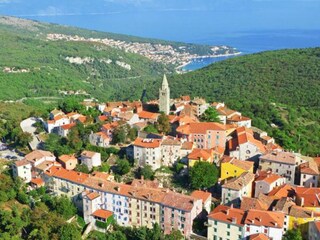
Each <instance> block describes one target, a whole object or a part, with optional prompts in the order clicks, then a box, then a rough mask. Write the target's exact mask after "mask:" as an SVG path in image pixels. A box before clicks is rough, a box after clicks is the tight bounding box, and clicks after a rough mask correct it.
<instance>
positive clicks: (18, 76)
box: [0, 29, 166, 100]
mask: <svg viewBox="0 0 320 240" xmlns="http://www.w3.org/2000/svg"><path fill="white" fill-rule="evenodd" d="M0 36H1V38H0V44H1V48H0V70H1V71H0V85H1V89H0V99H4V100H8V99H19V98H22V97H28V96H57V95H59V90H60V91H70V90H73V91H77V90H82V91H86V92H87V93H89V94H91V95H92V96H94V97H97V98H99V99H101V100H106V99H116V98H130V97H131V98H136V97H139V96H140V95H141V92H140V93H139V94H138V95H127V94H122V93H119V91H118V89H120V86H124V87H125V88H126V89H128V91H127V92H126V93H129V92H130V91H129V89H130V88H132V87H134V86H135V85H136V84H138V86H139V85H141V86H142V83H143V82H145V81H146V80H148V79H150V77H152V76H153V77H154V76H156V75H158V74H162V73H163V72H164V71H166V70H165V69H166V67H165V66H164V65H162V64H159V63H155V62H152V61H150V60H148V59H147V58H145V57H142V56H140V55H137V54H131V53H126V52H124V51H121V50H117V49H114V48H108V47H106V46H99V44H97V43H95V44H93V43H85V42H83V43H78V42H77V43H76V42H65V41H56V42H55V41H53V42H48V41H44V40H41V39H36V38H33V37H29V36H26V37H24V36H23V35H21V34H16V33H12V32H9V31H7V30H1V29H0ZM101 48H103V49H104V50H103V51H101V50H100V49H101ZM67 57H73V58H75V57H79V58H82V59H84V58H90V62H85V63H83V64H75V63H70V62H69V61H67V60H66V58H67ZM109 59H110V60H112V62H111V63H107V62H106V61H107V60H109ZM116 61H120V62H124V63H126V64H129V65H130V66H131V70H127V69H125V68H123V67H121V66H119V65H117V64H116V63H115V62H116ZM5 68H11V69H12V68H14V71H21V70H22V69H24V70H25V71H27V72H18V73H8V72H4V70H5Z"/></svg>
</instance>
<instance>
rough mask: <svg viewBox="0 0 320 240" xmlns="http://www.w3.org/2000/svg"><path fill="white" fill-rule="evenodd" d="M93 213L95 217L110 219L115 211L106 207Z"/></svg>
mask: <svg viewBox="0 0 320 240" xmlns="http://www.w3.org/2000/svg"><path fill="white" fill-rule="evenodd" d="M91 215H92V216H94V217H98V218H102V219H108V218H109V217H111V216H112V215H113V213H112V212H110V211H108V210H105V209H98V210H96V211H95V212H93V213H92V214H91Z"/></svg>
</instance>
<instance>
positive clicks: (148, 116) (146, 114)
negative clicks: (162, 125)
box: [138, 111, 160, 120]
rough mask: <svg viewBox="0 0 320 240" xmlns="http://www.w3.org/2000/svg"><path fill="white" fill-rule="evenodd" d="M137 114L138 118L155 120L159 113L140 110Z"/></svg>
mask: <svg viewBox="0 0 320 240" xmlns="http://www.w3.org/2000/svg"><path fill="white" fill-rule="evenodd" d="M138 115H139V118H144V119H152V120H157V119H158V116H159V115H160V114H159V113H153V112H147V111H141V112H139V113H138Z"/></svg>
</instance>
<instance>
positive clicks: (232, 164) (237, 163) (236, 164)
mask: <svg viewBox="0 0 320 240" xmlns="http://www.w3.org/2000/svg"><path fill="white" fill-rule="evenodd" d="M244 172H251V173H253V162H249V161H243V160H238V159H235V158H230V157H226V158H224V160H223V161H222V162H221V174H220V181H222V180H225V179H227V178H233V177H239V176H240V175H241V174H242V173H244Z"/></svg>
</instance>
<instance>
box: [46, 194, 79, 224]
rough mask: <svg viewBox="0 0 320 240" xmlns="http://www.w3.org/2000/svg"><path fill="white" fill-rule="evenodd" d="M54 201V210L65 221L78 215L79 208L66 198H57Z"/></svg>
mask: <svg viewBox="0 0 320 240" xmlns="http://www.w3.org/2000/svg"><path fill="white" fill-rule="evenodd" d="M54 200H55V203H54V209H52V210H54V211H56V212H57V213H58V214H60V215H61V216H63V217H64V218H65V219H69V218H71V217H72V216H74V215H75V214H76V212H77V208H76V207H75V206H74V204H73V203H72V202H71V201H70V200H69V199H68V198H67V197H66V196H62V197H59V198H55V199H54Z"/></svg>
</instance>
